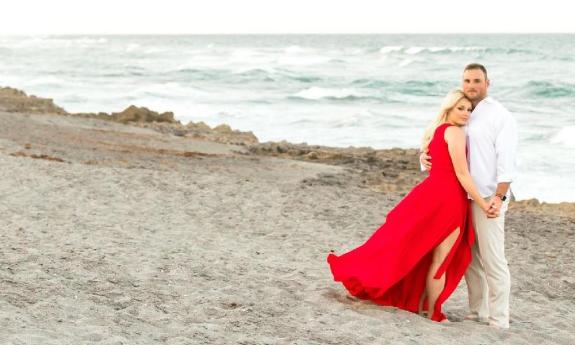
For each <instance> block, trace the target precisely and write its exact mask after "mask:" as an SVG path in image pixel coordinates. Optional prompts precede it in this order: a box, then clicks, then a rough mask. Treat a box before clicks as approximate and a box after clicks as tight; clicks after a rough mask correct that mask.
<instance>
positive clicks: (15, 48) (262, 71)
mask: <svg viewBox="0 0 575 345" xmlns="http://www.w3.org/2000/svg"><path fill="white" fill-rule="evenodd" d="M470 62H479V63H482V64H484V65H485V66H486V67H487V69H488V73H489V78H490V79H491V87H490V89H489V94H490V95H491V96H493V97H494V98H496V99H497V100H499V101H500V102H501V103H502V104H503V105H505V106H506V107H507V108H508V109H509V110H510V111H511V112H512V113H513V114H514V116H515V118H516V119H517V122H518V125H519V136H520V146H519V152H518V167H519V174H518V177H517V179H516V181H514V183H513V184H512V189H513V192H514V194H515V196H516V197H517V199H520V200H521V199H529V198H537V199H539V200H540V201H545V202H562V201H570V202H575V116H574V115H575V114H574V108H575V35H573V34H563V35H562V34H522V35H506V34H500V35H479V34H477V35H459V34H449V35H436V34H434V35H395V34H394V35H181V36H19V37H16V36H0V86H11V87H15V88H18V89H22V90H24V91H26V92H27V93H28V94H34V95H37V96H41V97H48V98H53V99H54V101H55V103H56V104H58V105H60V106H62V107H64V108H65V109H66V110H67V111H69V112H100V111H105V112H118V111H121V110H123V109H124V108H126V107H127V106H129V105H130V104H135V105H138V106H145V107H148V108H150V109H152V110H156V111H160V112H163V111H173V112H174V113H175V116H176V118H177V119H179V120H181V121H182V122H183V123H186V122H188V121H194V122H198V121H204V122H206V123H207V124H209V125H211V126H215V125H218V124H221V123H227V124H229V125H230V126H231V127H232V128H234V129H239V130H244V131H253V132H254V134H255V135H256V136H257V137H258V138H259V140H260V141H262V142H264V141H270V140H272V141H280V140H287V141H290V142H295V143H299V142H306V143H308V144H321V145H329V146H356V147H358V146H371V147H373V148H378V149H383V148H393V147H401V148H416V147H418V146H419V143H420V140H421V136H422V133H423V130H424V128H425V126H426V125H427V124H428V122H429V121H430V120H431V119H432V118H433V117H434V116H435V114H436V113H437V111H438V109H439V105H440V103H441V101H442V99H443V97H444V95H445V94H446V93H447V92H448V91H449V90H451V89H454V88H457V87H458V86H459V85H460V80H461V74H462V70H463V67H464V66H465V65H466V64H467V63H470Z"/></svg>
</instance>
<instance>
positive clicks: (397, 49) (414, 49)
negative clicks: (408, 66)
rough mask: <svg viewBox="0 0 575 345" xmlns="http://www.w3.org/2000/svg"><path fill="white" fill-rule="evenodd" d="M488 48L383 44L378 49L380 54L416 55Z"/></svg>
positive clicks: (481, 50) (479, 50)
mask: <svg viewBox="0 0 575 345" xmlns="http://www.w3.org/2000/svg"><path fill="white" fill-rule="evenodd" d="M487 50H488V49H487V48H485V47H478V46H469V47H466V46H451V47H437V46H433V47H422V46H411V47H404V46H384V47H382V48H380V49H379V53H381V54H397V53H399V54H407V55H417V54H422V53H432V54H444V53H458V52H484V51H487Z"/></svg>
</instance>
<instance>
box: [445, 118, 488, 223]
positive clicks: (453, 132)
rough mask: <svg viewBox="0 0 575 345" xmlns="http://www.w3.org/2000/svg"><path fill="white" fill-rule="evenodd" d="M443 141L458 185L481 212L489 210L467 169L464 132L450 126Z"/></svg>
mask: <svg viewBox="0 0 575 345" xmlns="http://www.w3.org/2000/svg"><path fill="white" fill-rule="evenodd" d="M445 141H446V142H447V147H448V149H449V155H450V156H451V161H452V162H453V168H454V169H455V174H456V175H457V179H458V180H459V183H461V185H462V186H463V188H464V189H465V191H466V192H467V193H469V195H470V196H471V198H472V199H473V201H475V202H476V203H477V204H479V206H480V207H481V209H482V210H483V211H485V212H487V211H488V210H489V204H488V203H487V202H486V201H485V200H483V198H482V197H481V195H480V194H479V192H478V191H477V187H475V183H473V179H472V177H471V174H470V173H469V169H468V168H467V158H466V157H465V132H464V131H463V129H461V128H459V127H456V126H450V127H448V128H447V129H446V130H445Z"/></svg>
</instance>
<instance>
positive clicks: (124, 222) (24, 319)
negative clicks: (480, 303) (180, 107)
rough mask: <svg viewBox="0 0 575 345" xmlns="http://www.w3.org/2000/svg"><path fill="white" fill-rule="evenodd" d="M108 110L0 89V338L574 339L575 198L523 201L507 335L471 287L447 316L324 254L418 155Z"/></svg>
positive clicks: (355, 240)
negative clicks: (378, 301) (356, 292)
mask: <svg viewBox="0 0 575 345" xmlns="http://www.w3.org/2000/svg"><path fill="white" fill-rule="evenodd" d="M106 116H108V115H105V114H100V115H99V116H96V115H89V114H76V115H74V114H68V113H66V112H65V111H64V110H63V109H61V108H59V107H57V106H56V105H54V104H52V102H51V101H49V100H46V99H32V98H31V97H28V96H26V95H23V94H18V93H14V92H13V91H9V90H8V91H5V92H4V93H3V94H1V93H0V122H1V123H2V126H0V164H1V166H2V169H1V170H0V174H1V176H0V194H1V199H0V200H1V201H0V209H1V212H2V217H1V218H0V228H1V231H0V236H1V240H0V344H27V345H29V344H118V345H119V344H170V345H175V344H246V345H247V344H345V345H348V344H573V343H575V326H574V325H575V297H574V296H575V260H574V258H575V255H574V252H575V205H573V204H569V203H563V204H541V203H539V202H537V201H536V200H530V201H522V202H513V203H512V204H511V207H510V211H509V213H508V215H507V225H506V249H507V258H508V261H509V265H510V270H511V277H512V295H511V328H510V329H509V330H507V331H501V330H496V329H493V328H490V327H488V326H485V325H482V324H479V323H475V322H471V321H463V317H464V316H465V315H466V313H467V311H468V306H467V290H466V286H465V282H464V281H462V282H461V284H460V286H459V288H458V289H457V291H456V292H455V293H454V295H453V296H452V297H451V298H450V299H449V300H448V301H447V303H446V304H445V305H444V311H445V312H446V314H447V316H448V318H449V319H450V320H451V321H452V322H451V323H449V324H438V323H434V322H431V321H428V320H426V319H423V318H421V317H419V316H417V315H415V314H412V313H408V312H404V311H400V310H396V309H393V308H384V307H381V306H377V305H374V304H371V303H367V302H355V301H351V300H349V299H347V298H346V297H345V291H344V289H343V287H342V286H341V284H339V283H335V282H333V280H332V277H331V273H330V271H329V267H328V265H327V263H326V256H327V254H328V253H329V252H330V251H332V250H333V251H335V252H336V253H343V252H345V251H347V250H349V249H352V248H354V247H356V246H357V245H359V244H361V243H363V241H365V240H366V239H367V237H368V236H369V235H370V234H371V233H372V232H373V231H374V230H375V229H376V228H377V227H378V226H379V225H380V224H381V223H382V222H383V221H384V220H385V216H386V214H387V212H388V211H389V210H390V209H391V208H392V207H393V206H394V205H395V204H396V203H397V202H398V201H399V200H400V199H401V198H402V196H403V195H405V193H406V192H407V191H408V190H409V189H410V188H411V187H413V185H414V184H415V183H417V182H418V181H420V180H421V179H422V178H423V177H424V176H423V175H422V174H421V173H420V172H419V171H418V163H417V154H416V152H415V151H414V150H402V149H396V150H372V149H370V148H347V149H343V148H328V147H319V146H317V147H316V146H310V145H304V144H291V143H286V142H283V143H258V142H257V139H256V138H255V137H254V136H253V135H251V134H250V133H241V132H238V131H233V130H232V129H230V128H229V127H227V126H222V127H220V128H217V129H210V128H209V127H207V126H204V125H202V124H194V125H188V126H184V125H181V124H178V123H175V122H174V121H173V119H171V118H170V117H169V115H164V116H163V117H162V120H161V121H160V120H159V119H160V117H158V116H160V115H158V116H156V115H154V114H152V115H150V117H147V118H145V119H143V118H142V117H138V116H135V117H132V118H126V117H124V118H120V116H116V118H115V120H114V121H112V120H109V119H106ZM110 116H111V115H110ZM116 120H117V121H116Z"/></svg>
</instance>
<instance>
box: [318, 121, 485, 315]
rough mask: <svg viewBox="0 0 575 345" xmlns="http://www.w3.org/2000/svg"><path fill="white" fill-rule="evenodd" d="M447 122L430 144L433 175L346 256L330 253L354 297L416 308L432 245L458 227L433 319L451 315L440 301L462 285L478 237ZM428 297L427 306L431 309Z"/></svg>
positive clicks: (339, 276)
mask: <svg viewBox="0 0 575 345" xmlns="http://www.w3.org/2000/svg"><path fill="white" fill-rule="evenodd" d="M448 126H450V124H447V123H445V124H442V125H440V126H439V127H437V129H436V130H435V133H434V135H433V138H432V139H431V142H430V144H429V153H430V155H431V157H432V159H433V161H432V168H431V171H430V173H429V176H428V177H427V178H425V179H424V180H423V181H422V182H421V183H419V184H418V185H417V186H415V188H413V190H411V192H410V193H409V194H408V195H407V196H406V197H405V198H403V200H401V201H400V202H399V204H397V206H396V207H395V208H394V209H392V210H391V211H390V212H389V213H388V215H387V217H386V221H385V223H384V224H383V225H381V226H380V227H379V228H378V229H377V230H376V231H375V232H374V233H373V234H372V235H371V237H370V238H369V239H368V240H367V241H366V242H365V243H364V244H362V245H361V246H359V247H357V248H355V249H353V250H351V251H350V252H348V253H345V254H343V255H341V256H337V255H334V254H329V255H328V257H327V261H328V263H329V265H330V268H331V272H332V274H333V277H334V280H335V281H339V282H342V283H343V285H344V286H345V288H346V289H347V290H348V291H349V292H350V294H352V295H353V296H355V297H358V298H361V299H365V300H371V301H373V302H374V303H377V304H380V305H385V306H394V307H398V308H401V309H404V310H407V311H411V312H414V313H417V312H418V308H419V300H420V297H421V296H422V293H423V292H424V290H425V285H426V276H427V273H428V271H429V267H430V265H431V261H432V260H431V259H432V253H433V249H434V248H435V247H437V246H438V245H439V244H440V243H441V242H442V241H443V240H444V239H445V238H446V237H447V236H448V235H450V234H451V233H452V232H453V231H454V230H455V229H457V228H459V229H460V230H461V231H460V232H459V236H458V238H457V240H456V241H455V244H454V245H453V247H452V249H451V250H450V252H449V254H448V255H447V257H446V258H445V260H444V261H443V263H442V264H441V266H440V267H439V269H438V270H437V272H436V273H435V275H434V278H435V279H438V278H440V277H441V276H442V275H443V274H444V273H445V287H444V289H443V291H442V292H441V294H440V295H439V297H438V298H437V301H436V303H435V306H434V309H433V310H434V312H433V315H432V317H431V319H432V320H435V321H442V320H444V319H445V318H446V317H445V315H444V314H443V312H442V311H441V305H442V304H443V302H445V300H447V298H448V297H449V296H450V295H451V294H452V293H453V291H454V290H455V289H456V288H457V285H458V284H459V282H460V281H461V278H462V277H463V275H464V273H465V270H466V269H467V267H468V266H469V264H470V263H471V247H472V245H473V242H474V240H475V233H474V229H473V222H472V221H471V219H472V217H471V209H470V202H469V200H468V198H467V193H466V192H465V190H464V189H463V187H462V186H461V184H460V183H459V181H458V179H457V176H456V175H455V170H454V168H453V164H452V161H451V156H450V155H449V151H448V148H447V143H446V142H445V139H444V133H445V129H446V128H447V127H448ZM427 305H428V303H427V299H426V300H425V303H424V308H425V309H424V310H427V308H428V307H427Z"/></svg>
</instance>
